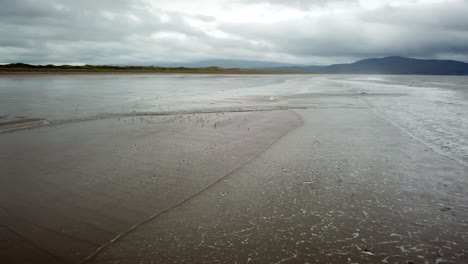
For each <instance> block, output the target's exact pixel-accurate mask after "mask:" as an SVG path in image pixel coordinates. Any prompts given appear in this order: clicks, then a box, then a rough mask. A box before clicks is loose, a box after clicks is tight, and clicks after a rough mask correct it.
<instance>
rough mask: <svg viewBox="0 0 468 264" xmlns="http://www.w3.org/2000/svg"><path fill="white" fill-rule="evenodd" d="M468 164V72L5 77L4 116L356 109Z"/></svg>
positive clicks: (0, 92)
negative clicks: (361, 105) (368, 110)
mask: <svg viewBox="0 0 468 264" xmlns="http://www.w3.org/2000/svg"><path fill="white" fill-rule="evenodd" d="M362 100H363V101H365V102H366V103H367V104H368V105H369V106H371V107H373V108H374V110H375V111H376V112H377V113H378V114H379V115H381V116H382V117H384V118H386V119H387V120H389V121H390V122H393V123H394V124H395V125H397V126H398V127H400V128H401V129H403V130H404V131H406V132H407V133H408V134H409V135H411V136H412V137H413V138H415V139H417V140H419V141H420V142H422V143H424V144H426V145H427V146H429V147H431V148H432V149H433V150H435V151H437V152H438V153H439V154H442V155H446V156H448V157H450V158H452V159H455V160H457V161H459V162H461V163H463V164H465V165H466V164H468V77H457V76H449V77H447V76H376V75H253V76H251V75H248V76H247V75H241V76H236V75H226V76H222V75H111V74H109V75H46V76H37V75H36V76H27V75H13V76H11V75H10V76H0V117H2V119H3V120H9V119H15V118H16V117H17V116H21V117H28V118H45V119H47V120H52V121H53V120H69V119H75V118H91V117H96V116H99V115H106V114H113V115H114V114H117V115H119V114H131V113H142V112H143V113H144V112H151V113H161V114H164V113H178V112H203V111H208V112H211V111H233V110H236V111H237V110H241V111H242V110H255V109H272V108H273V109H276V108H278V109H282V108H298V107H300V108H303V107H304V108H323V107H326V108H329V107H343V106H344V107H355V106H356V102H358V101H359V102H360V101H362Z"/></svg>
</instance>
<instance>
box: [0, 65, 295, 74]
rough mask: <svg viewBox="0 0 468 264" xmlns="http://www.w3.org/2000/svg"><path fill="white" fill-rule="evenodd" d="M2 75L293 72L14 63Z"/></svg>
mask: <svg viewBox="0 0 468 264" xmlns="http://www.w3.org/2000/svg"><path fill="white" fill-rule="evenodd" d="M0 73H193V74H291V73H296V72H293V71H275V70H253V69H239V68H233V69H226V68H220V67H214V66H213V67H207V68H186V67H157V66H108V65H84V66H71V65H61V66H55V65H30V64H24V63H12V64H6V65H0Z"/></svg>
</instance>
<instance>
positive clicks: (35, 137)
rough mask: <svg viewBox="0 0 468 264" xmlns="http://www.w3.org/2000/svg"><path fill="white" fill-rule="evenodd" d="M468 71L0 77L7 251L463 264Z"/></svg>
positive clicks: (155, 258)
mask: <svg viewBox="0 0 468 264" xmlns="http://www.w3.org/2000/svg"><path fill="white" fill-rule="evenodd" d="M466 84H468V80H467V79H464V78H458V77H453V78H447V79H444V78H439V77H417V76H403V77H401V76H400V77H398V76H384V77H378V76H376V77H369V76H313V77H311V76H309V77H307V76H249V77H245V76H242V77H241V76H229V77H227V76H186V75H180V76H146V75H145V76H143V75H141V76H140V75H138V76H133V75H132V76H120V75H119V76H117V75H115V76H112V75H108V76H107V75H106V76H94V75H93V76H59V75H57V76H41V77H40V78H39V77H34V76H32V77H18V78H16V77H5V78H3V79H2V78H0V94H1V96H0V116H1V121H2V122H5V121H6V120H14V118H16V117H18V116H23V118H25V119H26V118H40V119H41V120H38V121H37V122H38V123H37V124H36V123H35V122H32V123H25V126H24V127H22V126H21V127H15V128H14V131H13V130H12V129H10V128H11V126H12V125H13V126H15V125H16V124H7V125H5V126H2V127H0V168H1V174H0V263H8V264H9V263H12V264H16V263H39V264H42V263H52V264H54V263H83V262H85V263H424V264H426V263H468V259H467V254H468V252H467V248H468V223H467V219H468V207H467V204H468V177H467V176H468V169H467V168H468V167H467V164H468V163H467V162H468V149H467V148H466V147H467V146H468V145H467V143H466V142H468V141H466V136H468V134H467V131H468V130H467V128H468V119H467V118H466V116H468V115H467V113H468V104H467V102H468V90H467V89H466V87H468V86H466ZM42 118H43V120H42ZM18 129H19V130H18Z"/></svg>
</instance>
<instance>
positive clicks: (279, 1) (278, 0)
mask: <svg viewBox="0 0 468 264" xmlns="http://www.w3.org/2000/svg"><path fill="white" fill-rule="evenodd" d="M242 1H243V2H244V3H246V4H258V3H260V4H270V5H278V6H286V7H292V8H298V9H303V10H308V9H310V8H312V7H317V6H327V5H330V4H336V3H339V4H347V5H349V4H357V3H358V1H357V0H253V1H252V0H242Z"/></svg>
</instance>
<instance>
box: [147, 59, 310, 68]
mask: <svg viewBox="0 0 468 264" xmlns="http://www.w3.org/2000/svg"><path fill="white" fill-rule="evenodd" d="M156 65H157V66H164V67H189V68H205V67H211V66H216V67H221V68H241V69H269V68H279V67H293V66H301V65H297V64H290V63H281V62H272V61H256V60H230V59H216V60H201V61H195V62H166V63H155V66H156Z"/></svg>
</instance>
